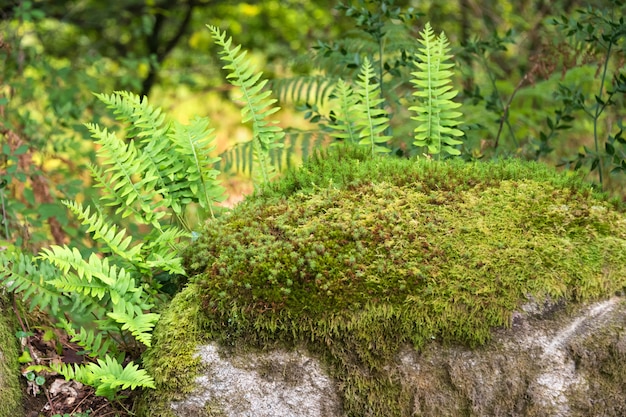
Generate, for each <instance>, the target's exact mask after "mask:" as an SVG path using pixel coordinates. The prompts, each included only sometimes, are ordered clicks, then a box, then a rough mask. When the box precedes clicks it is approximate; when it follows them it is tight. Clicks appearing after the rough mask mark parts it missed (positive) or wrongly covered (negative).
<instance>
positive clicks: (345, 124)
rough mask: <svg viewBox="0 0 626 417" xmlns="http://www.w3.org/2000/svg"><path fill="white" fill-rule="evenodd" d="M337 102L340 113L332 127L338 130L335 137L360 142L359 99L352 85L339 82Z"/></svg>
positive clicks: (336, 91)
mask: <svg viewBox="0 0 626 417" xmlns="http://www.w3.org/2000/svg"><path fill="white" fill-rule="evenodd" d="M335 100H336V101H337V102H338V108H339V112H338V113H336V114H335V117H336V123H335V124H332V125H330V127H331V128H332V129H335V130H336V132H334V133H333V136H335V137H336V138H339V139H347V140H349V141H350V142H351V143H358V142H359V141H360V138H359V134H358V132H357V127H356V120H357V119H358V115H357V113H356V112H357V109H356V104H357V100H358V99H357V98H356V96H355V94H354V91H353V90H352V87H350V84H348V83H346V82H345V81H343V80H339V81H338V82H337V86H336V88H335Z"/></svg>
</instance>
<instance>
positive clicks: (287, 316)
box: [153, 149, 626, 416]
mask: <svg viewBox="0 0 626 417" xmlns="http://www.w3.org/2000/svg"><path fill="white" fill-rule="evenodd" d="M186 268H187V270H188V271H190V272H191V273H192V274H193V273H197V274H198V275H197V276H196V277H195V278H193V279H192V282H193V285H192V287H191V288H192V290H189V289H188V290H187V291H186V292H185V293H184V294H183V295H182V296H181V297H182V298H177V300H175V303H174V307H173V309H175V310H176V315H177V314H180V315H182V316H183V320H188V321H192V320H193V316H194V315H195V314H200V317H201V319H199V320H201V323H200V322H198V321H195V322H194V324H193V326H192V328H193V329H194V330H193V331H194V332H196V333H197V334H196V335H194V337H193V338H192V339H193V340H198V341H207V340H218V341H219V342H221V343H222V344H223V345H224V346H235V345H237V346H240V345H244V346H250V347H268V346H274V345H287V346H294V345H304V346H305V347H306V348H307V349H309V350H311V351H313V352H315V353H317V354H319V355H321V356H322V358H324V360H325V362H326V363H327V364H328V365H329V367H330V369H331V373H332V375H333V376H334V377H335V378H337V379H338V380H339V381H340V384H341V386H342V387H343V399H344V406H345V409H346V412H347V413H348V415H352V416H363V415H387V416H394V415H398V416H400V415H407V414H409V411H410V410H409V409H408V408H409V404H410V403H411V401H410V394H409V393H407V392H405V391H404V389H403V387H402V386H401V384H400V383H399V381H400V377H399V375H396V374H394V372H396V371H389V369H390V368H391V367H388V366H387V365H388V364H390V363H391V361H392V360H393V359H394V358H395V357H396V355H397V354H398V351H399V349H400V348H401V347H402V346H404V345H406V344H407V343H410V344H412V345H414V346H415V347H417V348H419V347H421V346H423V345H424V344H425V343H427V342H429V341H431V340H433V339H437V340H440V341H441V342H443V343H448V342H455V343H465V344H467V345H470V346H477V345H481V344H484V343H486V342H487V341H488V340H489V337H490V334H491V330H492V328H494V327H500V326H508V325H509V321H510V317H511V312H512V311H514V310H516V309H518V308H519V306H520V305H521V304H522V303H524V302H527V301H528V297H533V298H534V299H538V300H542V299H552V300H555V299H564V300H574V301H583V300H590V299H596V298H599V297H604V296H606V295H609V294H612V293H614V292H616V291H621V290H622V289H623V288H624V286H626V220H625V217H624V214H623V212H622V211H621V208H620V207H618V205H617V203H614V202H609V201H607V200H606V198H605V197H604V196H602V195H599V194H597V193H595V192H594V191H593V189H592V188H590V187H589V186H588V185H585V184H584V183H583V182H582V181H581V180H580V178H579V177H577V176H573V175H569V174H564V175H560V174H557V173H556V172H554V171H552V170H550V169H548V168H546V167H544V166H542V165H538V164H532V163H523V162H520V161H504V162H497V163H485V164H481V163H472V164H465V163H463V162H460V161H454V162H434V161H420V162H417V163H416V162H414V161H407V160H400V159H393V158H384V159H383V158H375V159H372V158H367V157H365V156H364V155H363V154H361V153H359V151H352V150H345V149H343V150H338V151H335V152H334V154H332V155H325V156H324V157H317V158H314V159H313V160H312V162H311V163H309V164H307V165H305V166H304V167H303V168H302V169H301V170H299V171H297V172H295V173H291V174H289V175H287V176H286V177H285V178H284V179H283V180H281V181H279V182H278V183H276V184H274V185H272V186H271V187H269V188H268V189H266V190H264V192H263V193H261V194H258V195H256V196H254V197H253V198H250V199H248V200H246V201H245V202H244V203H242V204H240V205H239V206H237V207H236V208H235V209H234V210H233V212H232V213H231V214H230V215H228V216H225V217H223V218H221V219H219V220H217V221H215V222H212V223H210V224H209V225H208V226H207V229H206V230H205V233H204V235H203V236H202V238H201V239H200V240H199V241H198V242H197V244H195V245H194V246H193V247H192V248H191V249H190V250H189V252H188V253H187V255H186ZM190 291H191V292H192V293H193V297H192V298H190V299H186V298H185V297H187V296H188V295H185V294H190ZM178 300H184V301H178ZM192 305H193V306H194V307H193V308H194V309H195V310H193V312H191V313H190V312H189V311H186V310H185V308H192V307H189V306H192ZM184 306H188V307H184ZM172 317H174V316H172ZM165 320H168V318H167V317H166V318H165ZM171 325H172V326H173V328H174V329H179V328H181V325H180V324H179V323H178V322H177V323H173V322H172V324H171ZM161 326H164V328H167V326H168V324H167V321H166V322H165V324H160V325H159V327H161ZM165 332H167V331H165ZM199 336H202V337H199ZM170 337H174V336H170V335H168V336H167V338H166V339H163V340H164V342H159V339H160V338H161V336H159V334H158V332H157V335H156V337H155V339H156V340H157V342H156V345H157V346H158V349H159V350H160V351H161V353H159V355H161V356H165V357H167V353H165V354H164V353H162V350H163V347H165V349H166V352H167V349H169V348H171V347H175V345H176V343H179V342H182V341H183V340H186V338H187V337H188V335H183V336H182V337H181V339H180V340H177V341H175V343H173V342H172V341H171V340H169V339H168V338H170ZM176 337H178V336H176ZM184 349H191V345H187V344H186V345H184ZM192 363H193V362H192ZM154 366H155V367H156V369H157V370H158V372H157V374H156V375H155V377H157V380H159V381H163V382H162V384H167V382H168V381H169V380H175V377H173V376H172V375H175V374H176V372H178V371H176V370H175V369H172V370H167V369H164V365H163V364H161V365H158V364H156V365H154ZM153 373H154V371H153ZM185 378H187V377H185Z"/></svg>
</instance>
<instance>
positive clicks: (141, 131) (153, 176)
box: [0, 92, 223, 398]
mask: <svg viewBox="0 0 626 417" xmlns="http://www.w3.org/2000/svg"><path fill="white" fill-rule="evenodd" d="M97 97H98V98H99V99H100V100H101V101H103V102H104V103H105V104H107V106H108V107H110V108H112V109H113V113H114V115H115V116H116V118H117V120H118V121H120V122H122V123H128V127H127V128H126V133H127V135H129V136H132V140H130V141H125V140H123V139H122V138H121V137H120V136H119V135H118V133H116V132H114V131H112V130H108V129H107V128H102V127H100V126H99V125H98V124H89V125H88V129H89V131H90V132H91V133H92V135H93V137H94V139H96V143H98V145H99V146H100V147H99V150H98V156H99V157H100V158H101V166H95V165H92V166H91V173H92V176H93V178H94V180H95V186H96V187H99V188H101V190H102V194H101V198H100V204H99V205H95V206H93V207H92V206H86V207H85V206H83V204H82V203H79V202H72V201H64V204H65V205H66V206H67V207H68V208H69V209H70V211H71V212H72V213H73V214H74V215H75V216H76V217H77V218H78V219H79V221H80V222H81V223H82V224H83V225H85V226H86V227H87V232H88V233H91V235H92V238H93V239H94V240H95V241H96V242H97V243H98V244H99V245H101V247H102V249H101V251H102V254H96V253H95V252H92V253H91V254H89V255H88V256H85V255H84V254H83V253H81V251H80V250H79V249H78V248H76V247H69V246H68V245H63V246H60V245H51V246H50V247H48V248H43V249H42V250H41V252H40V254H39V256H38V258H37V259H36V260H34V259H32V258H31V257H29V256H27V255H25V254H24V253H21V252H19V251H17V252H15V253H14V254H8V255H7V254H5V253H2V254H1V255H0V272H1V274H0V275H1V276H2V277H3V281H4V282H5V284H6V286H7V288H8V290H10V291H13V292H16V293H21V295H22V297H23V298H24V299H29V300H30V304H29V305H30V307H31V309H33V308H35V307H39V308H42V309H48V311H49V312H50V313H51V315H52V316H53V317H54V318H55V319H56V321H57V325H58V327H59V328H61V329H64V330H65V331H66V332H67V334H68V335H69V336H70V338H71V341H72V342H75V343H77V344H78V345H80V346H81V347H83V348H84V350H85V353H86V355H87V356H89V357H90V358H93V359H96V360H97V363H95V362H94V363H89V364H87V365H82V364H80V365H75V366H74V367H68V366H61V367H56V368H55V367H54V366H53V368H54V369H55V370H56V371H57V372H59V373H61V374H63V375H64V376H65V377H66V378H74V379H77V380H79V381H80V382H83V383H85V384H88V385H92V386H94V387H95V388H96V393H97V394H98V395H104V396H107V397H109V398H112V397H115V396H116V395H117V393H118V392H119V391H120V390H123V389H126V388H131V389H134V388H136V387H154V385H153V382H152V378H151V377H150V376H149V375H147V374H146V373H145V371H144V370H139V369H138V367H137V366H136V365H133V364H132V362H131V364H129V365H127V366H126V367H125V368H122V365H121V363H122V361H123V360H124V358H125V356H126V354H131V355H135V356H136V355H137V354H138V353H140V352H141V351H142V350H143V348H144V347H150V346H151V340H152V330H153V328H154V325H155V324H156V322H157V321H158V319H159V314H158V313H157V312H156V310H158V309H160V308H161V307H162V305H163V301H164V300H165V299H166V297H165V294H164V293H163V292H162V291H161V288H162V285H163V284H162V283H161V281H159V280H157V279H156V277H157V276H159V275H161V274H166V275H168V276H169V277H170V278H169V279H170V280H174V279H175V277H177V276H183V275H184V274H185V271H184V270H183V269H182V267H181V258H180V256H179V253H178V252H179V249H178V248H179V244H180V242H181V240H187V239H189V237H190V233H189V232H190V231H191V230H190V225H189V222H188V221H186V219H185V211H186V209H187V207H188V206H189V205H190V204H192V203H197V206H198V207H199V208H201V209H202V208H204V209H208V210H209V211H210V213H211V217H213V216H214V214H213V205H214V204H215V202H216V201H218V200H219V199H220V198H221V196H222V193H223V191H222V189H221V187H219V185H218V182H217V180H216V176H217V173H218V172H217V171H216V170H215V169H213V167H212V164H213V163H214V162H216V159H215V158H210V157H209V152H210V151H211V150H212V149H213V145H212V141H213V139H214V136H213V135H212V130H210V129H209V128H208V121H207V120H206V119H201V118H196V119H194V120H192V122H191V124H190V125H189V126H184V125H182V124H172V123H169V122H168V121H167V120H166V118H165V115H163V114H162V112H161V110H160V109H158V108H154V107H152V106H150V105H149V104H148V102H147V100H146V99H144V100H141V99H139V97H138V96H136V95H134V94H131V93H127V92H119V93H115V94H113V95H97ZM115 215H120V218H118V217H116V216H115ZM127 217H130V218H131V221H132V223H134V224H138V225H143V226H145V227H148V228H150V229H151V231H149V232H148V233H146V235H145V236H144V238H143V241H141V240H138V239H136V238H135V236H133V235H132V234H131V233H130V232H129V231H128V229H127V228H126V227H124V225H123V221H124V219H126V218H127ZM174 220H176V221H177V222H178V224H180V225H181V226H183V227H184V228H179V227H178V226H176V225H175V224H173V221H174ZM85 315H91V316H93V318H94V319H95V321H94V322H93V323H89V324H87V323H86V324H81V323H85V321H84V319H82V320H81V319H80V317H81V316H83V317H84V316H85ZM66 317H68V318H66ZM100 358H104V360H101V359H100Z"/></svg>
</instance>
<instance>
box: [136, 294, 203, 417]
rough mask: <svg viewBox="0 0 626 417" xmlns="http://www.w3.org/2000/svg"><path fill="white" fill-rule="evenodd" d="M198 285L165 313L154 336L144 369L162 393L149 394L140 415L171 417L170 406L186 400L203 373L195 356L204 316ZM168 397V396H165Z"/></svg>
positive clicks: (180, 296)
mask: <svg viewBox="0 0 626 417" xmlns="http://www.w3.org/2000/svg"><path fill="white" fill-rule="evenodd" d="M197 294H198V291H197V290H196V289H195V286H194V285H189V286H187V287H186V288H185V289H184V290H183V291H182V292H180V293H179V294H178V295H177V296H176V298H175V300H174V301H173V302H172V304H171V306H170V308H168V309H167V310H166V311H164V312H163V314H162V316H161V318H160V320H159V324H158V326H157V327H156V329H155V331H154V334H153V346H156V347H155V348H153V349H151V350H149V351H148V352H146V354H145V355H144V365H145V367H146V368H147V369H149V371H150V374H151V375H152V376H153V377H154V378H155V380H156V381H157V389H158V391H147V392H145V395H144V396H143V397H142V399H141V402H140V403H139V404H138V406H137V413H138V415H144V416H150V417H171V416H173V415H174V414H173V413H172V411H171V409H170V402H171V401H175V400H180V399H182V398H183V397H184V396H185V394H188V393H189V392H191V390H192V389H193V387H194V379H195V376H196V375H197V374H198V372H199V371H200V369H201V368H200V361H199V359H198V358H197V357H196V356H195V353H196V348H197V343H198V340H201V339H202V338H201V337H200V332H201V327H202V322H201V321H202V318H203V315H202V314H200V312H199V306H200V300H199V299H198V298H197ZM164 394H165V395H164Z"/></svg>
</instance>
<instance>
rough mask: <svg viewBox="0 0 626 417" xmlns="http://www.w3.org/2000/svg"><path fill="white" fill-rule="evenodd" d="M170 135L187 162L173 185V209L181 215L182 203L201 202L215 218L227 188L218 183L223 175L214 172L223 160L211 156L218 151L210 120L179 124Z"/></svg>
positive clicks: (198, 119)
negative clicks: (216, 207)
mask: <svg viewBox="0 0 626 417" xmlns="http://www.w3.org/2000/svg"><path fill="white" fill-rule="evenodd" d="M168 136H169V138H170V140H171V142H172V143H173V144H174V148H175V150H176V154H177V155H178V157H179V158H182V159H185V167H186V169H185V170H184V171H182V172H178V175H177V178H176V181H175V182H174V183H173V184H171V185H170V186H169V195H170V197H171V200H172V209H174V211H175V212H176V213H181V212H182V209H183V207H182V206H181V205H180V202H183V203H186V202H187V201H197V202H198V203H199V204H200V207H202V208H203V209H208V210H209V211H210V213H211V217H214V214H213V205H214V203H216V202H219V201H223V200H224V197H225V196H224V188H223V187H221V186H220V185H219V182H218V180H217V176H218V175H219V173H220V172H219V171H218V170H216V169H213V167H214V165H215V164H216V163H217V162H218V161H219V160H220V159H219V157H217V158H211V157H210V153H211V152H212V151H213V150H214V149H215V145H214V144H213V142H214V141H215V134H214V129H212V128H209V120H208V119H207V118H200V117H196V118H195V119H193V120H192V121H191V123H190V124H189V125H183V124H181V123H176V124H174V129H173V130H172V132H171V133H170V134H169V135H168Z"/></svg>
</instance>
